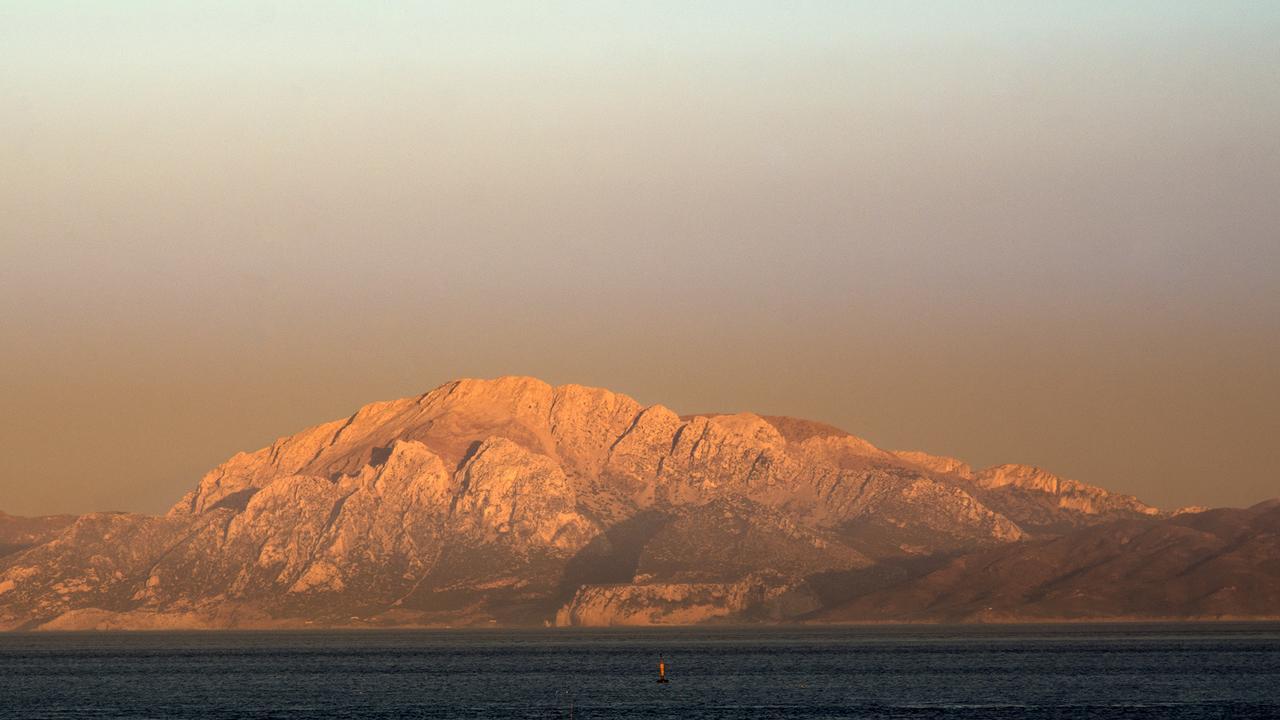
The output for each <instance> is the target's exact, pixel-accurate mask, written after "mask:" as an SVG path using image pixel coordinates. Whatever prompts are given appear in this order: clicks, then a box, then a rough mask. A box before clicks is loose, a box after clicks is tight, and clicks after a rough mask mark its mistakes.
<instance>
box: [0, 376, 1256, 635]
mask: <svg viewBox="0 0 1280 720" xmlns="http://www.w3.org/2000/svg"><path fill="white" fill-rule="evenodd" d="M1179 517H1181V516H1179ZM1172 519H1176V518H1170V517H1169V516H1167V515H1165V514H1161V513H1160V512H1159V511H1158V510H1156V509H1155V508H1152V507H1150V506H1148V505H1145V504H1144V503H1141V502H1140V501H1138V500H1137V499H1136V498H1132V497H1131V496H1126V495H1119V494H1115V493H1109V492H1108V491H1106V490H1104V489H1102V488H1098V487H1095V486H1090V485H1086V484H1084V483H1079V482H1076V481H1072V480H1066V479H1064V478H1060V477H1058V476H1056V475H1053V474H1052V473H1049V472H1047V471H1044V470H1041V469H1039V468H1034V467H1032V466H1022V465H998V466H993V467H992V468H986V469H983V470H979V471H974V470H972V469H971V468H969V466H968V465H966V464H964V463H962V462H960V461H958V460H954V459H951V458H943V457H941V456H933V455H929V454H927V453H921V452H891V451H888V450H883V449H881V448H878V447H876V446H875V445H873V444H872V443H870V442H868V441H866V440H864V439H862V438H858V437H856V436H854V435H852V434H849V433H847V432H845V431H843V430H840V429H839V428H835V427H833V426H830V425H826V424H823V423H817V422H813V421H807V420H801V419H796V418H785V417H778V416H760V415H756V414H754V413H749V412H740V413H734V414H714V413H713V414H699V415H686V416H679V415H677V414H676V413H675V412H673V411H672V410H670V409H669V408H666V407H665V406H662V405H657V404H654V405H649V406H643V405H641V404H640V403H638V402H636V401H635V400H634V399H632V398H630V397H628V396H626V395H622V394H619V393H613V392H611V391H608V390H605V389H601V388H590V387H585V386H581V385H561V386H558V387H557V386H552V385H550V384H548V383H545V382H543V381H541V380H537V379H535V378H529V377H520V376H507V377H501V378H495V379H492V380H478V379H461V380H455V381H452V382H449V383H445V384H443V385H441V386H438V387H437V388H435V389H433V390H430V391H428V392H425V393H422V394H420V395H416V396H412V397H408V398H402V399H399V400H390V401H381V402H375V403H370V404H367V405H365V406H363V407H361V408H360V409H358V410H357V411H356V412H354V413H352V414H351V415H349V416H347V417H345V418H339V419H336V420H332V421H329V422H325V423H321V424H318V425H313V426H311V427H308V428H304V429H303V430H300V431H299V432H297V433H294V434H292V435H287V436H282V437H280V438H277V439H276V440H275V441H273V442H272V443H271V444H270V445H268V446H266V447H264V448H261V449H259V450H256V451H252V452H241V453H237V454H236V455H234V456H232V457H231V458H229V459H228V460H226V461H225V462H223V463H222V464H220V465H219V466H217V467H215V468H213V469H211V470H210V471H209V472H208V473H206V474H205V475H204V476H203V477H202V478H201V479H200V480H199V482H198V483H197V484H196V487H195V488H194V489H193V490H191V491H190V492H188V493H187V494H186V495H184V496H183V498H182V499H180V500H179V501H178V502H177V503H175V504H174V505H173V507H172V508H171V509H170V510H169V512H168V513H167V514H166V515H164V516H159V517H156V516H142V515H130V514H122V515H109V514H90V515H86V516H82V517H80V518H77V519H75V520H74V521H72V522H70V523H69V525H67V526H66V527H64V528H62V529H61V530H60V531H59V532H58V533H57V534H56V535H55V536H50V537H48V538H42V541H41V542H38V543H35V544H33V545H31V546H29V547H24V548H22V549H20V550H18V551H16V552H11V553H8V554H6V555H0V628H7V629H17V628H41V627H43V628H49V629H52V628H71V627H84V626H88V627H108V628H110V627H157V626H158V627H168V626H174V627H189V626H191V627H243V626H254V627H257V626H275V625H281V624H283V625H290V626H294V625H296V626H311V625H321V626H331V625H344V624H350V623H356V624H374V625H443V624H449V625H459V624H461V625H467V624H488V623H498V624H525V625H536V624H551V623H561V624H566V623H567V624H581V623H588V624H626V623H646V624H652V623H685V622H706V621H758V622H776V621H803V620H806V619H810V618H828V619H831V620H832V621H844V620H847V619H848V617H849V616H848V612H851V611H848V610H845V611H840V612H844V613H845V614H844V615H841V614H839V613H836V614H835V615H831V614H830V613H831V612H834V611H835V609H836V608H838V607H846V608H858V607H861V606H858V605H856V603H855V604H852V605H851V604H850V603H851V602H853V601H852V600H850V599H849V598H848V597H845V595H847V593H844V594H842V593H841V592H838V591H833V590H832V588H835V587H838V586H839V585H840V582H841V581H840V580H839V578H840V577H844V576H845V575H847V576H849V577H861V576H867V573H872V574H874V573H878V572H881V571H883V572H882V573H881V574H884V573H889V574H890V575H891V574H892V572H897V570H894V568H900V567H917V566H918V567H923V564H921V563H920V562H918V561H920V560H923V559H929V558H934V559H937V560H939V561H940V559H942V558H955V557H965V556H968V555H970V554H973V553H982V552H992V551H994V549H999V548H1007V547H1010V546H1017V547H1024V546H1027V547H1030V546H1036V547H1039V545H1037V543H1042V542H1044V541H1046V540H1047V539H1051V538H1052V537H1056V536H1060V535H1062V534H1064V533H1072V532H1079V531H1082V530H1088V529H1090V528H1093V527H1095V526H1100V525H1105V524H1107V523H1112V522H1126V521H1127V522H1148V523H1162V522H1170V521H1171V520H1172ZM1266 547H1270V546H1266ZM912 563H915V565H912ZM935 571H936V569H935ZM842 574H844V575H842ZM859 574H862V575H859ZM900 579H901V580H902V581H903V582H905V581H906V578H905V576H904V577H903V578H900ZM933 582H937V579H936V578H935V579H934V581H933ZM862 596H866V593H863V595H862ZM866 612H867V613H869V614H871V615H874V613H872V612H871V611H870V610H866ZM824 613H828V614H827V615H824ZM908 615H910V611H909V610H908V611H904V613H903V614H902V616H904V617H905V616H908ZM925 615H927V613H922V614H921V616H925Z"/></svg>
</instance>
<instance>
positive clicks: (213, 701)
mask: <svg viewBox="0 0 1280 720" xmlns="http://www.w3.org/2000/svg"><path fill="white" fill-rule="evenodd" d="M659 656H661V657H663V658H665V660H666V662H667V666H668V673H669V675H670V678H671V682H670V683H669V684H666V685H659V684H658V683H656V682H655V679H656V675H657V667H656V664H657V660H658V658H659ZM245 717H252V718H353V719H354V718H360V719H365V718H568V717H574V718H681V719H682V720H689V719H691V718H694V719H696V718H974V719H983V718H1079V717H1094V718H1276V717H1280V624H1251V623H1239V624H1237V623H1231V624H1203V625H1202V624H1194V625H1188V624H1183V625H1161V624H1141V625H1137V624H1126V625H1090V626H1082V625H1072V626H1003V627H992V626H983V627H971V626H969V627H937V626H927V627H856V628H798V629H797V628H711V629H708V628H685V629H644V630H465V631H464V630H457V631H452V630H441V631H404V630H401V631H339V632H321V631H310V632H214V633H197V632H187V633H114V634H111V633H108V634H99V633H67V634H13V635H3V634H0V718H22V719H23V720H36V719H40V718H201V719H202V720H210V719H217V718H245Z"/></svg>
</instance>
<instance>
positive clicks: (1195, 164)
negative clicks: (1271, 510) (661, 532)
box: [0, 0, 1280, 514]
mask: <svg viewBox="0 0 1280 720" xmlns="http://www.w3.org/2000/svg"><path fill="white" fill-rule="evenodd" d="M1277 38H1280V3H1276V2H1265V1H1260V2H1249V3H1245V2H1227V1H1222V0H1213V1H1212V2H1176V1H1174V0H1161V1H1156V2H1139V3H1135V2H1116V1H1107V2H1061V3H1044V2H1035V3H1028V2H1021V1H1015V2H972V3H959V2H947V3H941V2H938V3H933V2H882V3H860V2H832V3H818V2H771V3H756V2H742V1H736V2H723V3H696V2H695V3H690V2H644V3H611V2H583V3H574V4H566V3H546V2H530V3H497V2H457V3H390V2H388V3H370V2H349V3H332V2H330V3H325V2H295V3H272V2H178V3H174V2H154V3H152V2H145V3H144V2H125V1H124V0H121V1H120V2H103V3H81V2H56V1H53V0H32V1H31V2H13V1H12V0H0V397H2V398H3V402H4V408H3V412H0V450H2V454H0V457H3V459H4V464H3V468H2V469H0V510H5V511H8V512H11V513H20V514H36V513H53V512H83V511H89V510H107V509H122V510H139V511H146V512H155V511H160V510H162V509H164V508H166V507H168V506H169V505H170V504H171V503H172V502H173V501H174V500H176V499H177V498H178V497H179V496H180V495H181V494H182V493H183V492H185V491H186V490H187V489H189V488H190V487H192V486H193V485H194V483H195V482H196V481H197V480H198V479H199V477H200V475H201V474H203V472H204V471H205V470H207V469H208V468H210V467H212V466H213V465H215V464H216V463H218V462H220V461H221V460H222V459H224V458H225V457H227V456H229V455H231V454H233V453H234V452H236V451H238V450H242V449H255V448H258V447H261V446H263V445H265V444H267V443H269V442H270V441H271V440H272V439H273V438H275V437H277V436H279V435H284V434H289V433H292V432H294V431H296V430H298V429H300V428H302V427H304V426H307V425H311V424H314V423H317V422H321V421H325V420H329V419H332V418H336V417H340V416H344V415H347V414H349V413H350V412H352V411H353V410H354V409H355V408H356V407H358V406H359V405H361V404H364V403H366V402H370V401H373V400H379V399H387V398H393V397H400V396H405V395H410V394H414V393H419V392H422V391H425V390H427V389H429V388H431V387H434V386H436V385H438V384H440V383H442V382H445V381H447V380H450V379H452V378H455V377H461V376H473V377H487V376H494V375H500V374H528V375H536V376H539V377H542V378H544V379H546V380H548V381H550V382H554V383H563V382H577V383H582V384H588V385H600V386H605V387H609V388H612V389H615V390H618V391H623V392H627V393H629V394H631V395H633V396H635V397H636V398H637V399H639V400H640V401H642V402H646V403H648V402H662V403H664V404H666V405H668V406H670V407H672V408H674V409H675V410H677V411H680V412H698V411H733V410H740V409H750V410H754V411H757V412H761V413H775V414H786V415H794V416H801V417H808V418H812V419H817V420H823V421H827V422H830V423H833V424H835V425H838V426H840V427H843V428H845V429H847V430H849V431H851V432H854V433H857V434H859V435H862V436H864V437H866V438H868V439H869V440H871V441H872V442H875V443H876V444H878V445H880V446H882V447H887V448H904V449H909V448H920V449H926V450H929V451H931V452H936V453H940V454H951V455H955V456H958V457H960V458H963V459H965V460H967V461H970V462H972V463H974V464H976V465H986V464H993V463H997V462H1022V463H1031V464H1037V465H1041V466H1043V467H1046V468H1049V469H1051V470H1054V471H1056V472H1058V473H1060V474H1063V475H1066V476H1068V477H1073V478H1077V479H1080V480H1084V481H1086V482H1092V483H1096V484H1100V485H1103V486H1105V487H1108V488H1112V489H1116V490H1122V491H1126V492H1131V493H1135V494H1137V495H1139V496H1140V497H1142V498H1143V499H1145V500H1147V501H1149V502H1152V503H1155V504H1158V505H1162V506H1165V507H1175V506H1179V505H1184V504H1193V503H1194V504H1205V505H1223V504H1226V505H1246V504H1251V503H1254V502H1257V501H1259V500H1262V499H1264V498H1267V497H1271V496H1276V495H1280V473H1278V472H1277V469H1276V468H1277V467H1280V441H1277V438H1276V436H1277V432H1278V431H1280V360H1278V359H1277V358H1280V42H1278V41H1277Z"/></svg>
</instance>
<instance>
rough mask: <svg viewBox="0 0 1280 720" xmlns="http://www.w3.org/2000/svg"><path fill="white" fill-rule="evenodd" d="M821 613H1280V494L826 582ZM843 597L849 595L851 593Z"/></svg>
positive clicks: (932, 616) (824, 616) (942, 618)
mask: <svg viewBox="0 0 1280 720" xmlns="http://www.w3.org/2000/svg"><path fill="white" fill-rule="evenodd" d="M825 586H826V587H827V588H828V594H827V596H826V597H824V601H825V602H826V603H828V605H827V606H826V607H825V608H824V610H822V611H820V612H818V613H816V614H815V619H817V620H822V621H828V622H833V621H836V622H838V621H864V622H865V621H873V620H882V621H902V620H912V621H919V620H928V621H937V622H972V621H983V622H998V621H1011V620H1096V619H1135V618H1182V617H1197V618H1256V617H1278V616H1280V501H1276V500H1273V501H1270V502H1267V503H1262V504H1259V505H1256V506H1254V507H1251V508H1248V509H1219V510H1209V511H1205V512H1200V513H1184V514H1181V515H1178V516H1176V517H1172V518H1167V519H1131V520H1122V521H1118V522H1114V523H1108V524H1104V525H1098V526H1093V527H1089V528H1085V529H1081V530H1077V531H1075V532H1072V533H1070V534H1068V535H1065V536H1061V537H1054V538H1044V539H1037V540H1031V541H1028V542H1023V543H1014V544H1010V545H1005V546H1003V547H999V548H991V549H986V550H981V551H977V552H970V553H965V554H962V555H960V556H958V557H954V558H951V559H949V560H947V561H946V562H945V563H941V564H940V566H936V567H934V568H928V569H927V571H925V572H921V573H918V574H916V575H915V576H914V577H907V578H903V577H901V576H900V577H898V578H895V581H894V582H891V583H888V584H885V585H883V586H879V587H877V586H876V585H875V584H873V583H871V582H866V581H865V580H862V579H859V578H857V577H855V574H854V573H846V574H845V576H844V577H842V578H826V579H825ZM841 595H843V597H841Z"/></svg>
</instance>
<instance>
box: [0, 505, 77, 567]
mask: <svg viewBox="0 0 1280 720" xmlns="http://www.w3.org/2000/svg"><path fill="white" fill-rule="evenodd" d="M75 519H76V518H75V516H74V515H45V516H44V517H34V518H28V517H18V516H16V515H8V514H6V513H3V512H0V562H3V558H4V556H5V555H9V554H11V553H16V552H18V551H19V550H25V549H27V548H29V547H31V546H33V545H39V544H41V543H43V542H46V541H48V540H49V539H50V538H52V537H53V536H54V535H56V534H57V533H58V532H59V531H60V530H62V529H63V528H65V527H66V526H68V525H70V524H71V523H72V522H74V521H75Z"/></svg>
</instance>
